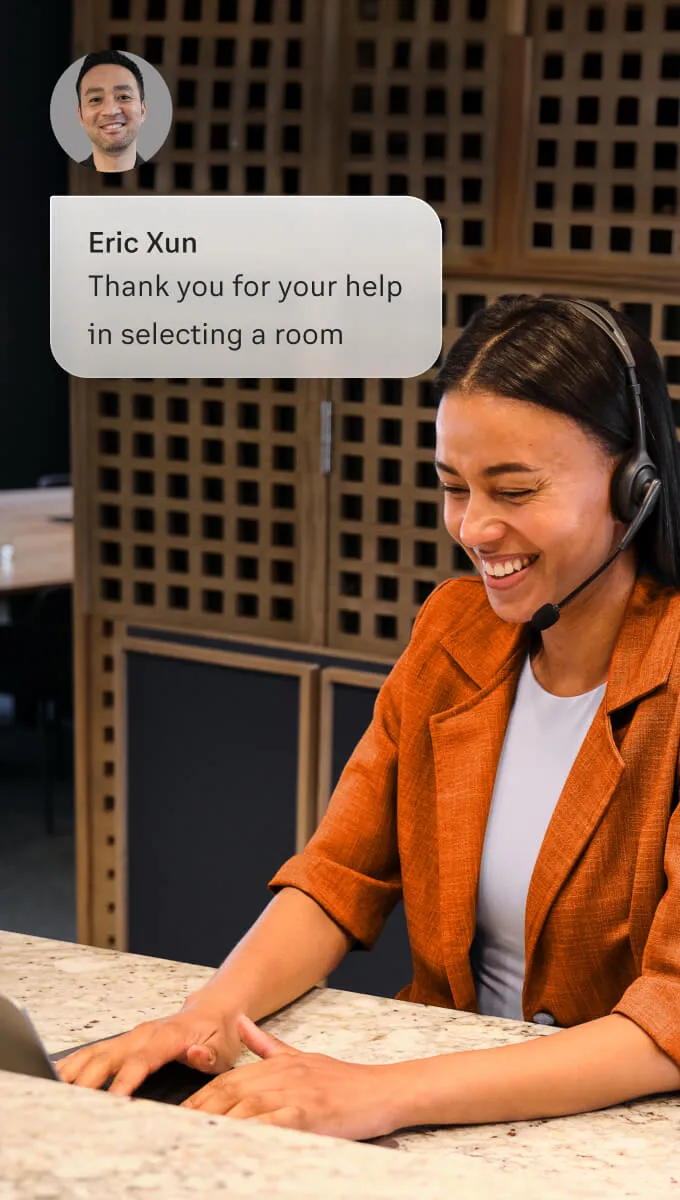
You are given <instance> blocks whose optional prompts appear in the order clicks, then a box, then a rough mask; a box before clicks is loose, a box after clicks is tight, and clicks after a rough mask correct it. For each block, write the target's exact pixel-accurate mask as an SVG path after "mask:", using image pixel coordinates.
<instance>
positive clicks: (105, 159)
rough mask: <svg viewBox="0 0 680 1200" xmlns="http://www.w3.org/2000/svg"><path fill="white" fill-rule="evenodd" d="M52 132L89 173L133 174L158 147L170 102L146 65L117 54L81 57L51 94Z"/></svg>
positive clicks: (168, 121)
mask: <svg viewBox="0 0 680 1200" xmlns="http://www.w3.org/2000/svg"><path fill="white" fill-rule="evenodd" d="M50 119H51V122H52V129H53V131H54V134H55V137H56V138H57V140H58V142H59V144H60V145H61V146H62V149H64V150H65V151H66V153H67V154H68V155H69V157H70V158H72V159H73V161H74V162H77V163H79V165H80V166H82V167H85V168H87V169H89V170H93V171H99V172H115V173H120V172H123V171H131V170H134V168H135V167H139V166H142V165H143V164H144V163H145V162H148V161H149V159H151V158H152V157H153V155H154V154H156V153H157V152H158V150H159V149H160V147H161V146H162V145H163V143H164V141H165V139H166V137H167V135H168V132H169V130H170V126H171V124H172V99H171V97H170V92H169V90H168V87H167V85H166V83H165V81H164V80H163V78H162V76H161V75H160V74H159V72H158V71H157V70H156V68H155V67H152V65H151V63H148V62H146V61H145V59H142V58H140V57H139V56H138V55H136V54H130V53H128V52H127V51H126V52H123V51H121V50H98V51H93V52H92V53H90V54H86V55H85V56H84V57H83V58H81V59H79V60H78V61H77V62H75V63H72V64H71V66H70V67H69V68H68V69H67V70H66V71H65V72H64V74H63V75H62V76H61V78H60V79H59V80H58V82H57V85H56V87H55V89H54V91H53V93H52V102H51V106H50Z"/></svg>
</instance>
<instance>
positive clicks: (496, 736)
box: [430, 626, 526, 1011]
mask: <svg viewBox="0 0 680 1200" xmlns="http://www.w3.org/2000/svg"><path fill="white" fill-rule="evenodd" d="M491 640H493V639H491ZM525 640H526V639H525V638H524V637H523V635H522V632H521V626H506V631H505V632H502V633H501V637H500V643H497V645H496V650H497V651H498V650H500V651H501V652H503V651H504V652H505V653H504V654H503V655H502V665H501V669H500V671H499V670H498V669H496V671H495V672H494V673H493V675H492V678H491V679H490V680H488V681H487V683H486V686H484V687H482V688H481V690H480V689H479V688H477V690H474V691H472V693H471V694H470V695H468V697H467V698H466V699H465V700H464V701H463V702H462V703H461V704H458V705H456V706H455V707H454V708H452V709H449V710H447V711H446V712H443V713H438V714H435V715H434V716H432V717H431V718H430V734H431V738H432V747H433V756H434V768H435V781H436V789H437V825H438V851H439V881H440V884H439V886H440V920H441V933H442V948H443V951H444V962H445V964H446V971H447V975H448V979H449V986H450V988H451V994H452V997H453V1002H454V1006H455V1007H456V1008H457V1009H467V1010H472V1011H475V1010H476V999H475V987H474V980H473V976H472V971H471V969H470V959H469V951H470V946H471V944H472V939H473V937H474V934H475V923H476V908H477V888H478V882H479V870H480V864H481V858H482V849H483V845H484V835H485V832H486V823H487V818H488V815H489V808H490V806H491V797H492V794H493V785H494V779H495V775H496V769H497V766H498V761H499V759H500V754H501V750H502V747H503V739H504V737H505V729H506V726H507V723H508V717H509V716H510V710H511V708H512V702H513V699H514V695H515V690H516V687H517V680H518V678H519V671H520V668H521V662H522V660H523V657H524V655H523V647H524V642H525ZM482 645H484V643H481V645H480V650H481V646H482ZM508 647H510V657H509V658H508V653H507V651H508ZM486 648H487V654H486V655H485V654H484V653H483V652H482V653H480V655H479V657H478V658H477V660H476V662H475V663H474V664H472V663H470V664H468V665H469V668H470V672H471V673H472V672H474V674H475V675H477V677H478V679H479V678H483V676H484V675H485V674H488V671H487V669H486V667H488V666H490V665H491V664H492V663H493V654H491V658H489V651H490V646H489V643H486ZM459 649H461V648H459ZM482 659H484V660H485V663H486V667H482ZM495 665H496V667H498V656H497V655H496V660H495ZM471 677H472V675H471Z"/></svg>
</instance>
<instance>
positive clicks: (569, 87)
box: [523, 0, 680, 275]
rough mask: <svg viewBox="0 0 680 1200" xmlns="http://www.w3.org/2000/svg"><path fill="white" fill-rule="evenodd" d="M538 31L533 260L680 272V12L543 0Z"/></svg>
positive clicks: (530, 199) (659, 6) (653, 5)
mask: <svg viewBox="0 0 680 1200" xmlns="http://www.w3.org/2000/svg"><path fill="white" fill-rule="evenodd" d="M532 26H533V36H534V76H533V88H532V92H533V94H532V125H531V133H530V145H529V178H528V183H527V203H526V205H525V222H524V235H523V239H524V244H525V248H526V251H527V253H528V254H529V255H530V257H532V258H533V259H534V260H535V259H536V258H537V257H539V256H540V257H542V258H544V259H546V258H549V257H551V256H552V257H555V256H558V255H572V256H574V255H578V256H579V258H581V259H582V269H583V271H584V273H587V272H588V271H589V270H593V269H594V266H595V261H596V262H597V265H598V266H599V267H600V268H602V266H603V264H606V265H607V268H608V269H609V270H612V271H616V270H620V271H625V272H628V273H630V272H643V271H644V272H646V273H647V274H648V275H649V274H650V272H654V273H655V274H657V273H661V274H662V273H664V272H666V271H668V272H671V273H675V272H676V271H677V255H678V251H680V233H679V229H680V226H679V223H678V215H677V214H678V185H679V184H680V173H679V169H678V165H679V159H678V154H679V151H678V141H679V136H680V4H671V3H668V2H667V0H645V2H644V3H638V4H630V3H623V0H619V2H617V3H606V4H605V3H600V4H591V3H586V2H585V0H568V2H566V3H562V4H554V3H548V0H536V3H535V4H534V5H533V18H532ZM572 265H573V257H572Z"/></svg>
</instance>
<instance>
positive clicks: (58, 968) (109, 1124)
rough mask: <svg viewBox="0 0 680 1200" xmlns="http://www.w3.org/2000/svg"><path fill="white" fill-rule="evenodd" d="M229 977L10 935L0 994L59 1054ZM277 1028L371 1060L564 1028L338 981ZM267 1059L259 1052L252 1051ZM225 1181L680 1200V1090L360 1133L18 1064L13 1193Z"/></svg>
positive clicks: (7, 1193) (3, 941) (6, 1144)
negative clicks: (45, 1074)
mask: <svg viewBox="0 0 680 1200" xmlns="http://www.w3.org/2000/svg"><path fill="white" fill-rule="evenodd" d="M211 975H212V971H211V970H210V969H209V968H205V967H198V966H191V965H187V964H185V963H176V962H169V961H165V960H161V959H154V958H146V957H141V956H137V955H131V954H123V953H119V952H116V951H110V950H103V949H98V948H93V947H89V946H80V945H75V944H72V943H68V942H56V941H51V940H49V939H43V938H36V937H27V936H24V935H22V934H17V933H1V932H0V991H3V992H4V993H5V994H7V995H9V996H11V998H12V999H13V1000H15V1001H17V1002H18V1003H20V1004H22V1005H25V1006H26V1007H27V1008H28V1010H29V1012H30V1013H31V1016H32V1018H33V1020H34V1022H35V1025H36V1026H37V1029H38V1031H39V1032H40V1034H41V1036H42V1037H43V1040H44V1041H45V1044H46V1046H47V1048H48V1050H49V1051H51V1052H56V1051H58V1050H61V1049H65V1048H67V1047H70V1046H74V1045H78V1044H79V1043H82V1042H86V1041H92V1040H93V1038H96V1037H97V1036H100V1035H101V1037H105V1036H107V1035H108V1034H113V1033H118V1032H122V1031H123V1030H125V1029H129V1028H131V1027H132V1026H133V1025H136V1024H138V1023H139V1022H140V1021H143V1020H147V1019H150V1018H152V1017H157V1016H164V1015H166V1014H169V1013H171V1012H174V1011H176V1009H177V1008H178V1007H179V1005H180V1003H181V1001H182V1000H183V999H184V997H185V996H186V994H187V993H188V992H189V991H191V990H193V989H195V988H196V987H198V986H200V985H201V983H202V982H204V981H205V980H206V979H208V978H209V977H210V976H211ZM262 1025H263V1027H264V1028H266V1029H269V1030H270V1031H271V1032H273V1033H275V1034H277V1035H278V1036H279V1037H281V1038H283V1039H284V1040H287V1041H290V1043H291V1044H292V1045H295V1046H298V1047H299V1048H301V1049H306V1050H313V1051H318V1052H320V1053H326V1054H331V1055H334V1056H336V1057H338V1058H343V1059H346V1060H347V1061H355V1062H366V1063H369V1062H393V1061H397V1060H404V1059H408V1058H415V1057H425V1056H426V1055H430V1054H441V1053H448V1052H451V1051H455V1050H463V1049H475V1048H481V1047H486V1046H496V1045H503V1044H506V1043H509V1042H515V1041H518V1040H521V1039H523V1038H527V1037H550V1036H554V1035H555V1032H556V1031H555V1030H551V1029H550V1028H547V1027H545V1026H536V1025H531V1024H528V1023H524V1022H520V1021H506V1020H500V1019H499V1018H493V1017H480V1016H476V1015H474V1014H472V1013H457V1012H453V1011H451V1010H450V1009H442V1008H435V1007H427V1006H425V1005H422V1004H411V1003H407V1002H405V1001H397V1000H387V999H382V998H380V997H375V996H364V995H359V994H358V993H353V992H342V991H337V990H333V989H330V988H313V989H312V990H311V991H310V992H308V993H307V994H306V995H305V996H303V997H301V998H300V999H299V1000H297V1001H296V1002H295V1003H294V1004H291V1005H288V1007H287V1008H285V1009H282V1010H281V1011H280V1012H279V1013H277V1014H274V1015H273V1016H272V1017H269V1018H267V1020H266V1021H264V1022H262ZM252 1057H253V1056H252V1055H251V1054H250V1053H249V1052H247V1051H244V1052H243V1055H242V1057H241V1059H239V1062H245V1061H248V1060H250V1059H252ZM37 1131H39V1136H36V1132H37ZM3 1189H4V1190H3ZM225 1190H226V1191H227V1192H228V1193H230V1194H232V1195H233V1194H237V1195H242V1196H246V1195H249V1196H267V1197H276V1196H278V1195H286V1196H289V1197H290V1196H305V1197H306V1196H309V1197H319V1196H323V1197H324V1200H326V1198H331V1197H336V1196H347V1197H349V1196H351V1197H352V1198H353V1200H363V1197H369V1196H371V1197H372V1196H385V1197H388V1196H389V1197H390V1200H395V1198H397V1200H400V1198H401V1197H404V1198H406V1197H408V1198H409V1200H412V1198H413V1197H414V1196H417V1195H422V1196H424V1197H425V1196H426V1197H427V1198H428V1200H439V1198H440V1197H441V1198H442V1200H444V1197H446V1200H451V1198H452V1197H455V1198H456V1200H483V1198H485V1197H493V1200H496V1198H497V1197H499V1196H501V1197H503V1200H515V1198H516V1200H520V1197H521V1198H522V1200H546V1197H549V1200H560V1198H562V1197H579V1200H602V1198H607V1197H612V1198H613V1197H616V1198H617V1200H619V1198H620V1197H623V1196H625V1197H639V1198H640V1200H642V1198H644V1200H648V1197H649V1196H652V1195H653V1196H654V1197H655V1200H660V1198H663V1197H671V1196H674V1197H676V1200H677V1197H678V1196H680V1098H676V1097H675V1096H670V1097H654V1098H652V1099H647V1100H641V1101H634V1102H631V1103H630V1104H625V1105H619V1106H617V1107H615V1108H610V1109H606V1110H604V1111H603V1112H598V1113H582V1114H578V1115H576V1116H571V1117H561V1118H556V1119H552V1120H540V1121H525V1122H516V1123H514V1124H512V1125H506V1124H497V1125H485V1126H469V1127H465V1126H461V1127H454V1128H441V1129H420V1130H412V1131H401V1132H399V1133H397V1134H393V1135H391V1136H389V1137H385V1138H378V1139H375V1141H374V1142H373V1143H370V1144H369V1143H361V1144H358V1143H352V1142H348V1141H345V1140H341V1139H333V1138H325V1137H318V1136H316V1135H314V1134H303V1133H299V1132H297V1131H294V1130H286V1129H275V1128H271V1127H268V1126H261V1125H257V1124H256V1123H255V1122H242V1121H236V1120H230V1119H229V1118H227V1117H218V1118H216V1117H212V1116H210V1115H208V1114H205V1113H198V1112H190V1111H188V1110H184V1109H179V1108H173V1107H172V1106H169V1105H163V1104H155V1103H153V1102H152V1101H148V1100H134V1101H131V1100H129V1099H127V1098H126V1097H119V1096H109V1095H107V1094H106V1093H104V1092H92V1091H87V1090H85V1089H81V1088H72V1087H68V1086H67V1085H65V1084H61V1083H52V1082H50V1081H49V1080H40V1079H29V1078H26V1077H23V1076H18V1075H9V1074H6V1073H4V1072H0V1200H5V1198H6V1197H7V1198H8V1200H9V1198H10V1197H11V1200H29V1198H30V1200H33V1198H34V1197H35V1196H43V1197H55V1198H56V1197H59V1200H62V1198H64V1200H65V1198H66V1197H77V1198H78V1200H90V1198H92V1200H108V1198H109V1197H111V1198H113V1197H119V1196H121V1195H125V1196H134V1197H137V1196H138V1197H140V1200H141V1197H142V1196H143V1197H145V1200H152V1198H154V1197H159V1198H160V1197H161V1196H163V1197H164V1200H172V1198H173V1197H175V1196H177V1197H179V1196H182V1197H186V1196H193V1195H195V1196H196V1197H200V1200H203V1198H204V1197H208V1196H213V1195H217V1194H218V1193H219V1194H220V1195H223V1194H224V1191H225Z"/></svg>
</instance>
